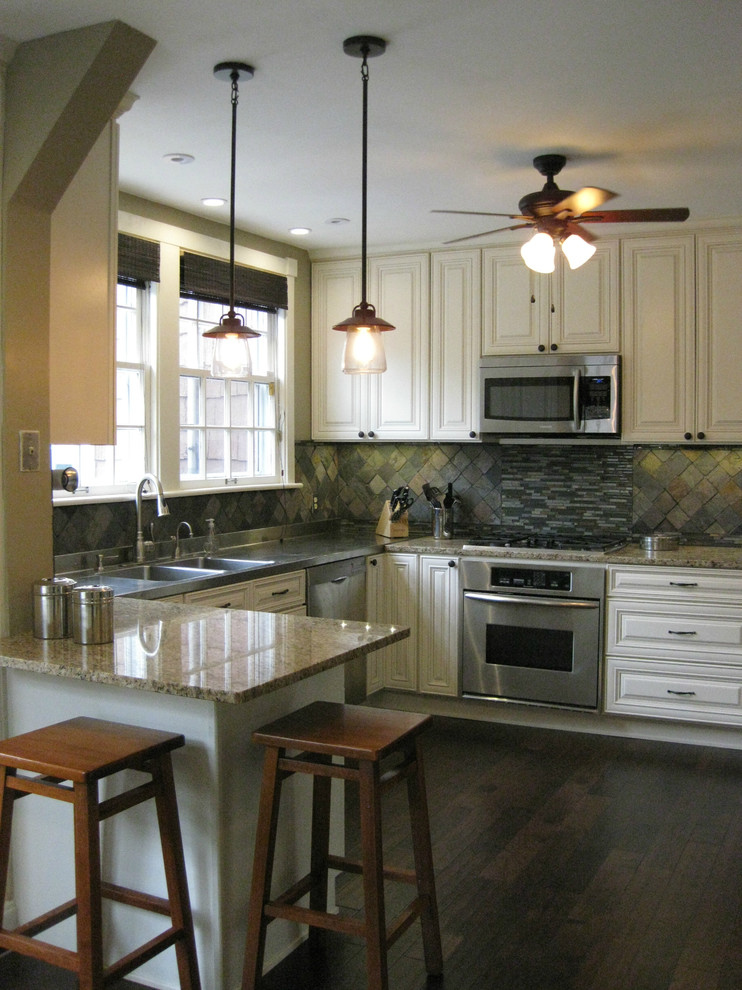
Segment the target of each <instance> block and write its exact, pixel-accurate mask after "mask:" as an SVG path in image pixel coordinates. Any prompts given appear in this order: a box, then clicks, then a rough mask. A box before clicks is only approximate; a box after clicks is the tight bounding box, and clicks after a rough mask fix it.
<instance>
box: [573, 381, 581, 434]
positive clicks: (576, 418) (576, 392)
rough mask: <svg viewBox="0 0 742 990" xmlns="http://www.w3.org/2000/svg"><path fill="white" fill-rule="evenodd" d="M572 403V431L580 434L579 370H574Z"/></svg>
mask: <svg viewBox="0 0 742 990" xmlns="http://www.w3.org/2000/svg"><path fill="white" fill-rule="evenodd" d="M572 403H573V408H574V431H575V433H580V426H581V425H582V410H581V409H580V369H579V368H575V370H574V392H573V394H572Z"/></svg>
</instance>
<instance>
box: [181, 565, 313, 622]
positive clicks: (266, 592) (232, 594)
mask: <svg viewBox="0 0 742 990" xmlns="http://www.w3.org/2000/svg"><path fill="white" fill-rule="evenodd" d="M183 600H184V601H186V602H188V603H191V604H193V605H211V606H212V607H213V608H243V609H249V610H251V611H253V612H291V613H293V614H296V615H306V614H307V606H306V571H289V572H287V573H285V574H272V575H271V576H270V577H263V578H256V579H255V580H254V581H241V582H240V583H239V584H229V585H226V587H222V588H205V589H204V590H203V591H191V592H189V593H188V594H186V595H183Z"/></svg>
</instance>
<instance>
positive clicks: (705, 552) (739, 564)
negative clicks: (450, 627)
mask: <svg viewBox="0 0 742 990" xmlns="http://www.w3.org/2000/svg"><path fill="white" fill-rule="evenodd" d="M466 545H467V541H466V539H453V540H435V539H433V537H432V536H425V537H410V538H409V539H406V540H395V541H394V543H393V545H391V546H388V547H387V548H386V551H387V553H389V552H391V553H425V554H440V555H441V556H446V557H490V558H492V557H497V558H498V559H500V560H503V559H504V560H540V561H551V560H553V561H559V560H564V561H582V562H590V563H596V564H604V565H606V566H607V565H609V564H638V565H642V564H652V565H654V566H659V567H711V568H723V569H728V570H742V546H717V545H713V544H712V545H709V546H705V545H703V546H701V545H695V544H689V545H683V544H681V545H680V546H679V547H678V548H677V549H676V550H658V551H654V552H649V551H647V550H643V549H642V548H641V547H640V546H638V544H636V543H629V544H627V545H626V546H625V547H623V548H622V549H620V550H616V551H615V552H613V553H594V552H591V551H586V550H579V551H577V550H544V549H528V548H523V547H474V548H471V549H467V550H464V549H463V547H464V546H466Z"/></svg>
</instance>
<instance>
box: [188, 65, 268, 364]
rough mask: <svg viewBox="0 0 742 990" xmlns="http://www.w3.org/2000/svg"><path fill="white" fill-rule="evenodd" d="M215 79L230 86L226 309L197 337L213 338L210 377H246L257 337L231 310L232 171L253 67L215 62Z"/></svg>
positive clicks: (233, 196) (233, 179)
mask: <svg viewBox="0 0 742 990" xmlns="http://www.w3.org/2000/svg"><path fill="white" fill-rule="evenodd" d="M214 75H215V76H216V78H217V79H222V80H226V81H227V82H229V83H230V85H231V104H232V145H231V156H230V161H231V175H230V194H229V311H228V312H227V313H225V314H224V315H223V316H222V318H221V320H220V321H219V324H218V326H215V327H214V328H213V329H211V330H206V331H205V332H204V333H203V334H202V335H201V336H202V337H206V338H207V339H213V341H214V350H213V352H212V358H211V374H212V377H213V378H246V377H247V376H248V375H250V374H251V371H252V363H251V361H250V348H249V346H248V343H247V342H248V340H249V339H250V338H251V337H259V336H260V334H259V333H258V331H257V330H251V329H250V328H249V327H246V326H245V325H244V321H243V319H242V317H241V316H240V315H239V314H238V313H235V310H234V228H235V174H236V163H237V103H238V102H239V83H240V80H241V79H245V80H247V79H252V77H253V76H254V75H255V70H254V69H253V67H252V66H251V65H246V64H245V63H244V62H219V63H218V64H217V65H215V66H214Z"/></svg>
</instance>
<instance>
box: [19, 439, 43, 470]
mask: <svg viewBox="0 0 742 990" xmlns="http://www.w3.org/2000/svg"><path fill="white" fill-rule="evenodd" d="M19 437H20V454H21V471H38V470H39V446H40V436H39V431H38V430H20V431H19Z"/></svg>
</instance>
